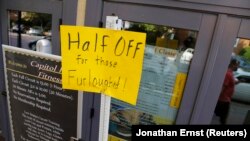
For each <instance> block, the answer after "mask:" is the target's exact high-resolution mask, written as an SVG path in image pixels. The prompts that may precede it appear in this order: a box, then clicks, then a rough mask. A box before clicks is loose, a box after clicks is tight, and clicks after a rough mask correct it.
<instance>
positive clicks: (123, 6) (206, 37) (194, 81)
mask: <svg viewBox="0 0 250 141" xmlns="http://www.w3.org/2000/svg"><path fill="white" fill-rule="evenodd" d="M114 1H117V0H114ZM90 5H91V6H94V5H97V7H101V8H102V9H103V10H102V11H99V12H93V10H92V9H93V8H92V9H88V7H90ZM86 12H87V14H86V25H88V26H102V23H104V21H105V16H108V15H112V14H115V15H117V16H119V18H121V19H123V20H128V21H135V22H146V23H153V24H158V25H166V26H172V27H176V28H185V29H189V30H195V31H198V37H197V42H196V46H195V54H194V58H193V60H192V63H191V66H190V70H189V74H188V79H187V83H186V86H185V90H184V94H183V98H182V103H181V106H180V108H179V112H178V115H177V119H176V124H189V123H190V119H191V116H192V112H193V107H194V106H195V101H196V97H197V94H198V90H199V86H200V82H201V79H202V76H203V72H204V71H205V64H206V61H207V56H208V53H209V50H210V45H211V42H212V38H213V34H214V29H215V26H216V20H217V16H216V15H214V14H206V13H202V12H192V11H189V10H181V9H178V8H177V9H175V8H171V7H167V6H166V7H165V6H155V5H140V4H132V3H129V2H128V3H127V2H124V3H123V2H121V3H120V2H113V1H101V0H96V1H92V2H87V11H86ZM88 13H91V15H90V14H88ZM102 15H103V16H102ZM160 15H161V16H162V17H164V18H159V17H161V16H160ZM100 99H101V98H100V96H98V95H96V96H95V108H97V110H99V109H100ZM97 113H98V111H97ZM99 114H100V113H99ZM99 122H100V119H99V117H95V118H94V121H93V123H94V124H93V125H95V126H94V127H92V132H93V133H98V127H99ZM97 139H98V137H96V138H94V139H93V140H97Z"/></svg>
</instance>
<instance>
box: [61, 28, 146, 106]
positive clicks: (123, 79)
mask: <svg viewBox="0 0 250 141" xmlns="http://www.w3.org/2000/svg"><path fill="white" fill-rule="evenodd" d="M145 40H146V34H145V33H137V32H129V31H117V30H110V29H104V28H93V27H82V26H61V47H62V49H61V50H62V86H63V88H64V89H74V90H83V91H89V92H97V93H104V94H106V95H109V96H112V97H114V98H117V99H120V100H122V101H125V102H128V103H130V104H133V105H135V104H136V99H137V95H138V90H139V84H140V80H141V72H142V64H143V55H144V48H145Z"/></svg>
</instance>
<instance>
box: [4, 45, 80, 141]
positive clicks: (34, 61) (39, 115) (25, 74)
mask: <svg viewBox="0 0 250 141" xmlns="http://www.w3.org/2000/svg"><path fill="white" fill-rule="evenodd" d="M3 54H4V65H5V66H4V68H5V81H6V89H7V97H8V106H9V114H10V122H11V127H12V128H11V130H12V140H17V141H41V140H50V141H68V140H70V138H71V137H74V138H75V137H80V135H79V133H80V131H79V130H80V126H79V125H81V124H80V123H79V121H80V119H81V114H79V112H78V111H81V106H80V105H81V104H82V102H81V100H80V99H81V97H80V95H79V96H78V91H73V90H63V89H62V86H61V61H60V57H59V56H54V55H49V54H42V53H39V52H34V51H29V50H25V49H20V48H16V47H10V46H6V45H3Z"/></svg>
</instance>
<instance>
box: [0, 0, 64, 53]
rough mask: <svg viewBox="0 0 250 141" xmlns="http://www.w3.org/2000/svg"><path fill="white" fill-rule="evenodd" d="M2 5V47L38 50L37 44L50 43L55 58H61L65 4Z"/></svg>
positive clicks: (20, 1)
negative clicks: (60, 38)
mask: <svg viewBox="0 0 250 141" xmlns="http://www.w3.org/2000/svg"><path fill="white" fill-rule="evenodd" d="M1 4H2V7H3V9H2V13H1V18H2V19H4V20H2V31H3V32H2V39H3V41H2V42H3V44H8V45H12V46H16V47H21V48H26V49H31V50H35V45H36V42H37V41H38V40H40V39H47V40H49V41H50V42H51V46H52V54H57V55H59V54H60V44H59V25H60V21H61V19H62V4H63V3H62V1H51V0H44V1H35V0H8V1H7V0H3V1H2V2H1ZM55 9H56V10H55Z"/></svg>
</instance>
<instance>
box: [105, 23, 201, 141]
mask: <svg viewBox="0 0 250 141" xmlns="http://www.w3.org/2000/svg"><path fill="white" fill-rule="evenodd" d="M124 25H125V30H129V31H137V32H144V33H147V39H146V44H147V45H146V48H145V54H144V62H143V71H142V78H141V82H140V89H139V95H138V99H137V103H136V106H133V105H129V104H127V103H124V102H122V101H119V100H116V99H112V100H111V110H110V124H109V140H111V141H112V140H131V126H132V125H138V124H139V125H160V124H174V123H175V118H176V115H177V112H178V109H179V106H180V103H181V98H182V94H183V91H184V87H185V83H186V78H187V74H188V70H189V65H190V63H191V61H192V58H193V54H194V51H195V50H194V47H195V42H196V38H197V32H195V31H190V30H185V29H178V28H173V27H167V26H160V25H152V24H144V23H134V22H128V21H126V22H125V24H124Z"/></svg>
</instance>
